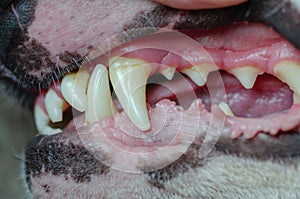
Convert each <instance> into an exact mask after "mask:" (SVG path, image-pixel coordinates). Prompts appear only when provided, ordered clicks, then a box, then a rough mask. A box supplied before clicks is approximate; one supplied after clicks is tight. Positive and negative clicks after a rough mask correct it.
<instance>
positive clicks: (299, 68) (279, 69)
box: [273, 61, 300, 103]
mask: <svg viewBox="0 0 300 199" xmlns="http://www.w3.org/2000/svg"><path fill="white" fill-rule="evenodd" d="M273 72H274V73H275V76H276V77H278V78H279V79H280V80H281V81H283V82H285V83H287V84H288V85H289V87H290V88H291V89H292V90H293V91H294V92H295V94H296V96H300V78H299V74H300V64H297V63H294V62H290V61H283V62H281V63H278V64H277V65H276V66H275V67H274V70H273ZM295 98H296V99H295ZM297 98H298V97H294V100H296V103H297V101H298V99H297ZM294 103H295V102H294Z"/></svg>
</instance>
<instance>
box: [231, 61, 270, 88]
mask: <svg viewBox="0 0 300 199" xmlns="http://www.w3.org/2000/svg"><path fill="white" fill-rule="evenodd" d="M228 72H229V73H231V74H232V75H234V76H235V77H236V78H237V79H238V80H239V81H240V82H241V84H242V85H243V86H244V88H246V89H251V88H253V86H254V83H255V81H256V79H257V76H258V75H262V74H263V73H264V71H263V70H261V69H259V68H256V67H253V66H244V67H239V68H234V69H231V70H229V71H228Z"/></svg>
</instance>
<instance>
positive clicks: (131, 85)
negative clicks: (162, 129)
mask: <svg viewBox="0 0 300 199" xmlns="http://www.w3.org/2000/svg"><path fill="white" fill-rule="evenodd" d="M151 69H152V67H151V65H149V64H147V63H146V62H144V61H142V60H137V59H129V58H124V57H119V58H118V59H115V58H113V59H111V62H110V66H109V73H110V80H111V83H112V85H113V87H114V91H115V92H116V95H117V97H118V99H119V101H120V104H121V105H122V107H123V108H124V111H125V112H126V114H127V115H128V117H129V118H130V120H131V121H132V123H133V124H134V125H135V126H137V127H138V128H139V129H140V130H142V131H146V130H149V129H150V120H149V116H148V111H147V106H146V83H147V79H148V77H149V75H150V73H151Z"/></svg>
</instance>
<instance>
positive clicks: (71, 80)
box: [61, 69, 90, 112]
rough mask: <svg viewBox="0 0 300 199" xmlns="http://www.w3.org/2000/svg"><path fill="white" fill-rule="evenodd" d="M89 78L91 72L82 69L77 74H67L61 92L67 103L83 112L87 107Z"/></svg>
mask: <svg viewBox="0 0 300 199" xmlns="http://www.w3.org/2000/svg"><path fill="white" fill-rule="evenodd" d="M89 78H90V74H89V71H88V70H87V69H82V70H79V71H78V72H77V73H71V74H67V75H66V76H65V77H64V78H63V80H62V83H61V92H62V95H63V96H64V98H65V99H66V101H67V102H68V103H69V104H71V106H72V107H74V108H75V109H77V110H78V111H81V112H83V111H85V110H86V107H87V95H86V90H87V86H88V81H89Z"/></svg>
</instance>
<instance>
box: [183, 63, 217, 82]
mask: <svg viewBox="0 0 300 199" xmlns="http://www.w3.org/2000/svg"><path fill="white" fill-rule="evenodd" d="M216 70H218V69H217V67H216V66H213V65H211V64H202V65H195V66H192V67H189V68H185V69H184V70H182V71H181V72H182V73H183V74H186V75H187V76H188V77H189V78H190V79H191V80H193V82H195V84H197V85H198V86H204V85H205V83H206V81H207V77H208V74H209V73H210V72H212V71H216Z"/></svg>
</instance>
